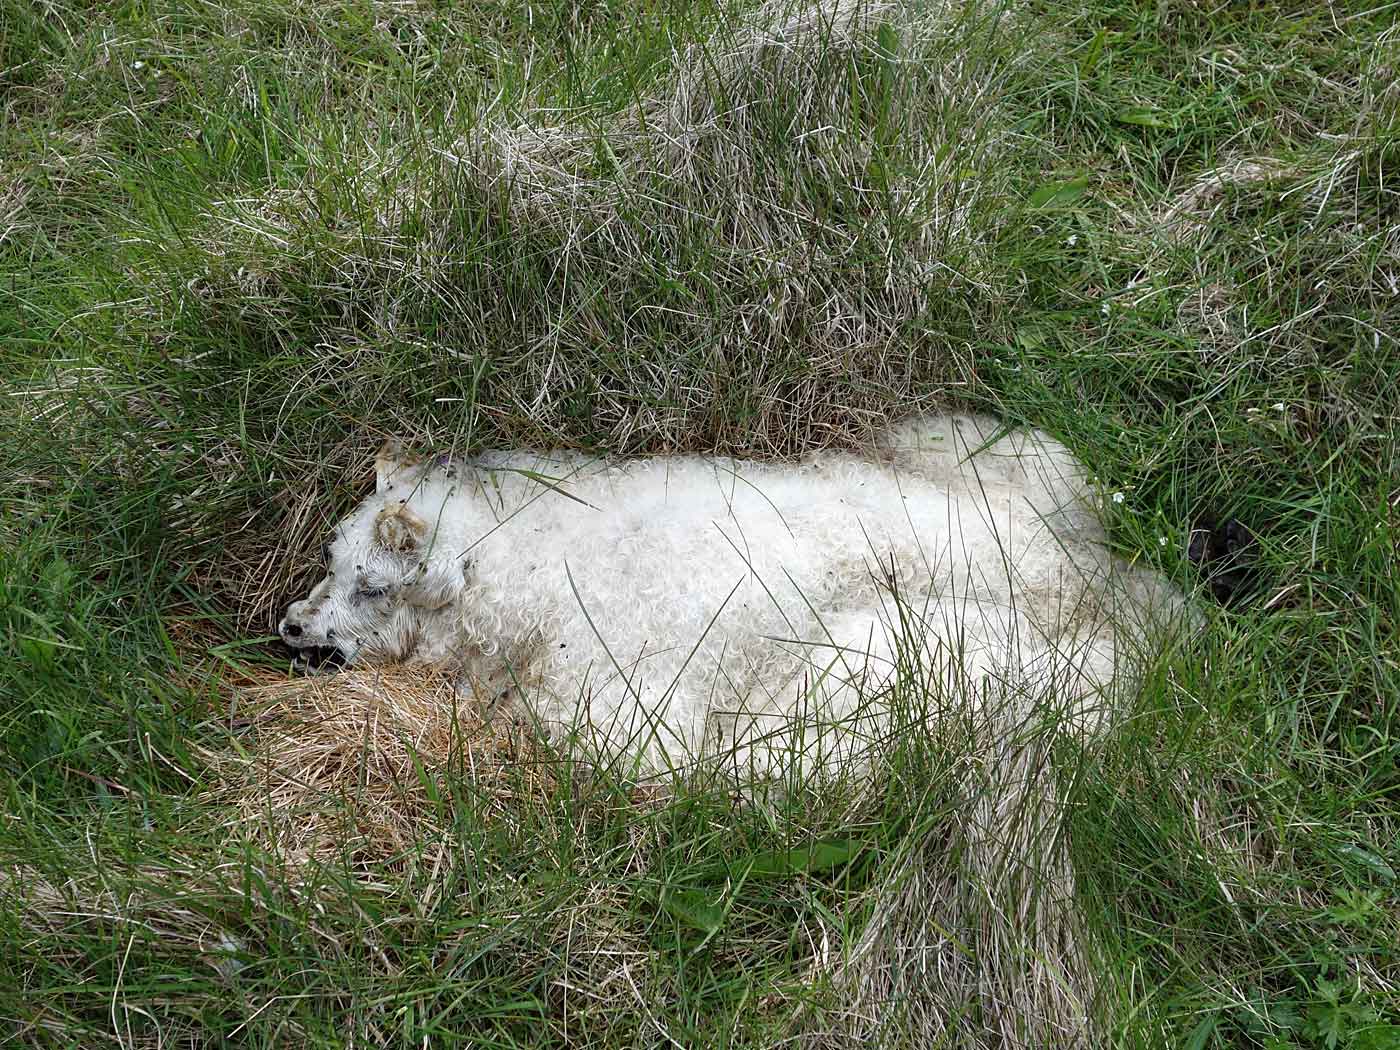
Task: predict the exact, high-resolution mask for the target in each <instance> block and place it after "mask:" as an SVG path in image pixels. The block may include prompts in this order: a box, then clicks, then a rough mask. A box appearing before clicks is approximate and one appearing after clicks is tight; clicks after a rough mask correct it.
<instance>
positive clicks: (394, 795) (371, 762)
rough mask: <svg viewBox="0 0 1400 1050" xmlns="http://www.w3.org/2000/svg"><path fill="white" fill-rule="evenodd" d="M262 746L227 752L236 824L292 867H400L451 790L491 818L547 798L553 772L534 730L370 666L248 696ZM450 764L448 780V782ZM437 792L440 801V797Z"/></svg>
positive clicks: (445, 682) (403, 674)
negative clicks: (459, 790)
mask: <svg viewBox="0 0 1400 1050" xmlns="http://www.w3.org/2000/svg"><path fill="white" fill-rule="evenodd" d="M241 702H242V704H245V705H250V706H251V707H252V709H253V710H254V711H255V712H256V714H255V715H254V716H253V722H252V724H253V744H252V747H251V748H250V749H249V752H250V757H249V758H247V759H234V758H229V757H224V758H222V759H221V761H222V762H223V763H224V764H225V765H226V767H227V769H226V780H225V783H224V785H222V786H221V787H220V788H219V791H220V792H221V793H223V794H225V795H227V796H228V798H227V799H226V801H228V802H230V803H231V806H232V811H233V813H234V814H235V816H234V821H233V823H234V826H235V827H236V828H237V829H238V830H239V832H240V833H241V834H246V835H249V836H251V837H252V838H253V839H255V840H257V841H259V842H261V844H262V845H263V846H264V847H265V848H267V849H269V850H270V851H272V852H273V853H275V854H277V855H279V856H280V857H281V858H282V859H283V860H284V861H285V862H287V863H288V864H289V865H291V866H296V865H300V864H305V863H308V862H311V861H325V860H329V859H331V858H335V857H343V858H347V859H348V860H349V861H350V862H351V863H352V864H354V865H356V866H364V865H368V864H371V863H375V862H381V861H386V860H392V859H393V858H395V857H399V856H401V855H403V854H405V853H407V852H409V851H411V850H412V849H413V848H414V846H415V845H416V844H419V843H421V842H422V841H423V839H424V838H425V835H424V828H425V827H434V832H433V836H429V837H434V836H436V834H437V833H438V832H439V831H440V828H438V827H437V826H436V825H434V824H433V823H432V822H431V821H425V819H424V818H425V816H426V815H427V814H429V813H430V811H431V810H432V809H433V807H434V806H435V805H438V804H439V803H440V802H446V801H448V800H450V792H451V790H452V789H451V787H449V783H456V784H465V785H469V786H470V788H471V790H472V791H474V792H475V793H476V794H477V795H478V796H479V798H480V799H482V800H483V803H482V807H481V812H482V815H483V816H484V817H486V818H487V819H490V818H491V817H496V816H499V817H506V816H508V814H509V812H510V811H511V808H512V807H513V806H516V805H518V804H520V803H521V802H522V801H524V800H527V799H528V798H530V797H536V798H537V797H542V796H547V795H548V794H549V793H550V791H551V790H552V785H553V773H552V767H551V766H550V765H549V764H548V762H547V761H546V760H545V759H546V754H545V752H544V751H543V750H542V749H540V748H537V747H536V746H535V745H534V743H533V741H532V738H531V737H530V734H529V732H528V731H527V728H526V727H525V726H524V725H522V724H521V723H518V722H515V721H512V720H511V719H510V718H509V717H505V716H503V715H501V714H500V713H497V712H493V711H492V710H491V709H490V706H489V705H488V704H483V703H478V702H476V701H475V700H473V699H471V698H464V697H462V696H460V695H459V694H458V693H457V691H456V689H455V688H454V686H453V684H452V682H451V680H450V679H448V678H447V677H445V676H443V675H440V674H436V673H433V672H430V671H418V670H410V669H406V668H398V669H387V670H386V669H370V670H351V671H344V672H341V673H339V674H336V675H331V676H318V677H311V678H298V679H289V680H281V681H276V682H269V683H267V684H264V685H261V686H258V687H255V688H252V689H248V690H246V691H244V692H243V696H242V701H241ZM448 768H450V769H451V770H452V772H453V774H454V777H453V778H452V779H451V780H450V781H449V780H448V779H446V778H443V777H441V776H440V774H441V772H442V771H443V770H445V769H448ZM435 796H436V797H435Z"/></svg>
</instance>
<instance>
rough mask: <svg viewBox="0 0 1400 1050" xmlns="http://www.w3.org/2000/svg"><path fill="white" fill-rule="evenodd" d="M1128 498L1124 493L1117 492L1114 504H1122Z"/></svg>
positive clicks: (1114, 496)
mask: <svg viewBox="0 0 1400 1050" xmlns="http://www.w3.org/2000/svg"><path fill="white" fill-rule="evenodd" d="M1126 498H1127V497H1126V496H1124V495H1123V493H1121V492H1115V493H1114V494H1113V502H1114V503H1122V502H1123V500H1125V499H1126Z"/></svg>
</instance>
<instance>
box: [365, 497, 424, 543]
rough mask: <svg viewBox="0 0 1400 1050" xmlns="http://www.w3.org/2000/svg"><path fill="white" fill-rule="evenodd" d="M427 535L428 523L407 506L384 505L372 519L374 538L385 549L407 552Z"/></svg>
mask: <svg viewBox="0 0 1400 1050" xmlns="http://www.w3.org/2000/svg"><path fill="white" fill-rule="evenodd" d="M427 535H428V523H427V522H426V521H424V520H423V519H422V518H420V517H419V516H418V515H417V514H415V513H413V511H411V510H409V509H408V507H407V506H404V505H402V504H401V505H399V506H397V507H385V508H384V509H383V510H381V511H380V512H379V516H378V517H376V518H375V519H374V540H375V542H376V543H378V544H379V546H381V547H383V548H384V549H385V550H390V551H398V552H399V553H401V554H407V553H409V552H410V551H415V550H417V549H418V548H419V547H420V546H422V544H423V540H424V538H425V537H426V536H427Z"/></svg>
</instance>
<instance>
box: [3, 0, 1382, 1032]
mask: <svg viewBox="0 0 1400 1050" xmlns="http://www.w3.org/2000/svg"><path fill="white" fill-rule="evenodd" d="M1398 10H1400V8H1397V7H1396V6H1395V5H1393V4H1384V3H1369V4H1366V3H1357V4H1343V3H1332V4H1323V3H1310V4H1302V3H1297V4H1295V3H1288V2H1283V0H1256V2H1251V3H1237V4H1236V3H1230V4H1226V3H1221V4H1218V5H1211V4H1208V3H1195V2H1191V0H1151V2H1146V0H1076V2H1074V3H1071V4H1069V5H1057V4H1049V3H1042V2H1040V0H1025V2H1022V3H1017V4H1015V5H1005V6H1002V5H998V4H996V3H983V4H957V3H953V4H949V5H947V6H938V5H927V6H919V5H913V6H901V5H892V6H887V7H880V8H876V7H873V6H869V5H867V6H865V7H859V6H853V5H845V6H840V5H831V4H827V5H826V6H825V7H818V6H809V7H805V8H798V7H794V8H786V9H785V8H780V7H770V8H767V9H758V8H755V7H754V6H753V5H743V4H737V3H736V4H734V5H728V4H727V3H726V0H691V2H673V3H665V4H663V3H654V2H651V0H634V2H623V0H595V2H579V3H575V4H568V3H546V4H533V5H532V4H529V3H518V2H516V0H500V2H498V3H485V2H483V3H478V4H474V5H457V4H447V3H434V2H432V0H325V2H311V0H125V2H107V0H92V2H88V3H84V2H79V0H46V2H43V3H31V2H29V0H0V350H3V354H4V357H3V360H4V373H3V376H4V384H5V388H6V391H5V392H6V395H7V396H6V397H5V399H4V405H3V407H2V408H0V427H3V428H4V433H3V435H0V459H3V468H2V469H0V500H3V505H4V513H3V517H0V567H3V572H0V629H3V632H4V645H5V653H4V658H3V660H0V689H3V693H4V695H5V697H6V700H5V702H4V703H3V705H0V755H3V770H4V773H3V779H0V785H2V786H3V801H0V806H3V820H0V901H2V902H3V906H0V944H3V951H0V1033H3V1034H4V1036H5V1037H7V1038H8V1039H9V1040H11V1041H13V1042H16V1043H18V1044H20V1045H55V1046H83V1047H91V1046H101V1045H107V1044H116V1045H121V1046H145V1045H152V1046H156V1045H159V1046H168V1045H186V1044H191V1045H192V1044H199V1045H205V1044H215V1045H221V1044H231V1043H238V1044H252V1045H269V1046H288V1045H335V1046H340V1045H344V1046H351V1045H353V1046H379V1045H405V1046H407V1045H414V1046H420V1045H450V1044H454V1043H463V1044H468V1045H473V1046H514V1045H529V1046H540V1045H597V1046H661V1045H680V1046H695V1045H706V1046H735V1047H741V1046H742V1047H757V1046H772V1045H778V1044H780V1043H782V1042H783V1041H785V1040H787V1041H792V1042H797V1043H803V1042H805V1043H806V1044H807V1045H813V1046H828V1045H829V1046H836V1045H845V1044H847V1043H852V1042H857V1041H859V1042H863V1043H866V1044H871V1045H888V1046H900V1045H905V1046H929V1045H940V1044H939V1042H938V1041H939V1040H941V1045H948V1046H988V1047H992V1046H1009V1045H1018V1044H1021V1045H1039V1046H1057V1045H1066V1046H1068V1045H1073V1044H1074V1043H1075V1041H1076V1040H1078V1041H1079V1042H1081V1043H1082V1044H1084V1045H1115V1046H1124V1047H1155V1046H1185V1047H1190V1048H1193V1050H1205V1048H1208V1047H1225V1046H1231V1047H1233V1046H1241V1047H1269V1048H1273V1050H1282V1048H1287V1047H1298V1048H1302V1047H1309V1048H1311V1047H1318V1048H1326V1050H1335V1048H1348V1050H1363V1048H1366V1050H1372V1048H1384V1047H1397V1046H1400V989H1398V988H1397V982H1400V907H1397V892H1400V886H1398V885H1397V881H1396V869H1397V868H1400V630H1397V623H1400V571H1397V557H1396V554H1397V548H1400V345H1398V344H1397V339H1400V182H1398V181H1397V175H1396V169H1397V166H1400V88H1397V87H1396V84H1397V82H1400V29H1397V28H1395V20H1396V13H1397V11H1398ZM949 403H953V404H961V405H971V406H975V407H978V408H982V409H986V410H991V411H994V412H997V413H999V414H1000V415H1002V416H1004V417H1005V418H1007V419H1009V420H1011V421H1014V422H1018V423H1031V424H1035V425H1038V426H1041V427H1044V428H1046V429H1047V430H1049V431H1051V432H1053V433H1054V434H1056V435H1057V436H1059V437H1060V438H1062V439H1063V440H1064V441H1065V442H1066V443H1068V444H1069V445H1070V446H1071V447H1072V448H1073V449H1074V450H1075V451H1076V452H1077V453H1079V454H1080V455H1081V456H1082V457H1083V458H1084V459H1085V461H1086V462H1088V463H1089V464H1091V465H1092V468H1093V469H1094V471H1095V472H1096V474H1097V477H1098V479H1099V480H1100V482H1101V483H1102V484H1103V486H1104V487H1105V491H1107V492H1114V493H1121V494H1122V499H1121V501H1119V500H1117V499H1116V498H1115V499H1114V500H1110V501H1107V502H1106V507H1107V513H1108V514H1109V515H1110V524H1111V527H1112V532H1113V536H1114V539H1115V542H1116V543H1117V544H1119V545H1120V547H1121V549H1122V551H1123V553H1125V554H1126V555H1128V556H1131V557H1135V558H1141V559H1145V560H1147V561H1149V562H1151V563H1153V564H1156V565H1158V566H1160V567H1162V568H1163V569H1164V570H1165V571H1166V572H1168V573H1169V574H1171V575H1173V576H1174V577H1176V578H1178V579H1179V580H1181V581H1182V582H1183V583H1184V584H1186V583H1189V582H1190V581H1191V579H1192V573H1191V568H1190V566H1189V565H1188V562H1187V557H1186V537H1187V533H1188V530H1189V529H1190V527H1191V525H1192V524H1193V523H1194V522H1197V521H1201V520H1215V521H1218V520H1223V519H1226V518H1230V517H1234V518H1238V519H1240V520H1241V521H1243V522H1244V523H1246V524H1247V525H1248V526H1249V528H1250V529H1251V530H1252V531H1253V532H1254V533H1255V534H1256V535H1257V536H1258V538H1259V558H1260V569H1261V571H1260V585H1259V589H1258V593H1257V595H1256V596H1255V597H1254V599H1253V600H1252V601H1250V602H1247V603H1244V604H1242V605H1240V606H1239V607H1237V608H1234V609H1231V610H1230V611H1222V610H1216V611H1214V612H1212V613H1211V614H1210V616H1209V622H1208V624H1207V625H1206V627H1205V628H1204V630H1203V631H1202V633H1201V634H1200V636H1199V637H1198V638H1197V639H1195V640H1194V641H1193V643H1192V644H1191V645H1190V646H1189V648H1188V649H1187V651H1185V652H1183V653H1180V654H1178V655H1177V656H1176V657H1174V658H1173V659H1172V660H1170V661H1168V662H1165V663H1163V664H1161V665H1160V666H1158V667H1156V668H1155V670H1154V671H1153V672H1152V673H1151V674H1150V675H1149V676H1148V679H1147V681H1146V683H1145V684H1144V686H1143V688H1142V690H1141V693H1140V695H1138V696H1136V697H1135V699H1134V701H1133V704H1132V706H1131V710H1130V711H1129V712H1127V716H1126V717H1125V718H1123V719H1122V720H1121V721H1120V723H1119V724H1118V726H1117V727H1116V728H1115V730H1114V731H1113V732H1112V733H1111V734H1110V735H1109V736H1108V737H1107V738H1106V739H1104V740H1102V741H1098V742H1095V743H1093V744H1091V745H1073V744H1071V743H1069V742H1066V741H1064V740H1059V741H1058V742H1057V741H1056V740H1055V739H1054V738H1053V736H1052V735H1051V734H1050V733H1049V731H1048V730H1047V729H1046V728H1045V725H1044V724H1042V723H1043V720H1042V723H1038V724H1037V725H1036V726H1029V727H1023V729H1022V730H1021V731H1018V732H1017V733H1015V734H1010V735H1008V736H1006V737H1005V738H1001V739H998V738H997V736H996V735H995V734H989V733H988V732H986V731H985V727H982V729H981V730H979V729H978V727H976V726H971V725H961V724H952V725H944V726H942V727H931V728H924V729H920V730H918V731H911V732H910V733H908V734H905V737H904V739H903V740H902V741H901V742H900V744H899V746H898V747H896V748H894V749H893V752H892V753H891V755H890V756H889V759H888V763H887V766H886V771H885V772H884V773H883V774H882V775H881V776H879V777H875V778H872V779H870V780H867V781H866V782H863V783H859V784H850V783H844V784H843V783H840V782H837V783H832V784H826V785H819V786H814V787H812V788H810V789H808V790H800V791H793V792H791V793H788V794H786V795H783V796H781V797H775V798H774V799H770V800H763V801H762V802H761V803H759V804H754V805H736V804H735V802H734V800H733V799H732V798H731V797H730V796H729V795H728V794H727V793H726V792H725V791H724V790H723V789H722V788H721V787H720V786H719V785H716V784H707V783H706V782H705V781H704V780H703V778H695V779H693V780H692V781H691V782H689V783H687V784H684V785H682V786H681V787H680V789H679V790H678V791H677V792H676V793H675V794H674V795H667V796H664V797H647V796H645V793H641V794H639V793H638V792H636V791H634V790H630V789H629V788H628V787H627V786H626V785H625V784H623V783H621V782H620V781H619V780H617V779H616V778H609V777H606V776H604V777H602V778H590V777H587V776H584V775H583V773H582V772H581V771H580V770H576V769H574V768H572V767H571V766H570V765H569V764H568V763H567V762H566V761H563V760H560V759H558V758H555V757H551V756H548V755H544V754H541V753H539V752H538V751H537V750H536V749H533V748H531V747H530V746H527V745H526V744H525V743H523V742H521V741H518V740H516V741H509V740H507V741H502V740H500V739H497V738H495V737H493V736H491V734H489V733H486V732H484V730H482V728H481V727H475V728H474V729H473V728H472V727H470V726H465V725H463V724H458V723H457V722H455V721H453V720H451V719H448V721H447V722H446V723H444V722H443V721H442V718H443V715H442V714H441V711H440V710H438V709H435V708H432V707H431V705H428V706H426V707H425V706H424V705H423V704H421V703H419V704H416V706H415V702H412V701H413V698H414V697H418V696H420V695H421V694H420V693H419V692H415V690H422V689H429V688H430V684H429V685H424V684H423V683H421V682H419V683H414V682H400V683H399V685H398V686H397V687H396V689H397V691H396V692H395V695H396V696H397V697H399V699H398V700H397V701H396V704H397V706H396V707H394V708H393V711H392V712H391V714H392V717H390V714H386V715H385V717H384V719H383V720H382V721H373V720H372V721H366V719H365V716H364V713H363V705H362V704H361V705H359V706H357V705H356V704H354V703H353V702H349V701H347V700H346V697H349V698H350V700H353V699H354V696H355V694H354V691H353V689H350V687H349V686H347V687H346V689H347V690H348V691H346V692H343V693H341V694H335V693H332V694H326V695H320V694H316V695H312V694H307V693H305V692H304V691H297V690H295V689H293V690H288V689H286V688H285V687H281V686H279V684H278V683H279V682H280V681H281V678H282V670H281V669H280V667H279V666H278V664H277V658H276V656H275V655H273V654H271V653H270V652H269V651H267V650H266V648H265V647H264V646H263V645H262V644H261V643H262V641H263V640H265V636H266V635H267V633H268V631H269V628H270V626H271V624H272V623H273V622H274V617H275V615H276V613H277V611H278V609H279V608H280V607H281V606H282V605H283V604H284V603H285V602H286V601H287V600H289V599H290V598H291V597H293V596H295V594H296V591H297V588H298V587H300V586H302V585H304V584H305V583H306V582H307V580H308V578H309V576H310V574H311V573H312V572H313V571H314V562H315V558H314V550H315V548H316V546H317V545H318V544H319V542H320V538H321V537H320V532H321V530H322V528H323V527H324V525H325V523H326V522H327V521H328V520H330V519H331V518H332V517H333V516H334V515H335V514H336V513H338V512H339V511H340V510H342V509H344V508H345V507H347V506H348V505H350V504H352V503H353V502H354V501H355V500H356V498H357V497H358V495H359V494H360V493H362V492H363V490H364V486H365V485H366V483H367V482H368V475H367V473H366V470H367V465H368V453H369V451H370V450H371V449H372V448H373V447H374V446H376V445H377V444H378V443H379V441H380V440H381V439H382V438H383V437H384V436H385V435H386V434H389V433H400V434H406V435H408V436H410V437H412V438H414V439H416V440H418V441H420V442H421V443H423V444H424V445H432V446H434V447H439V448H443V447H449V446H453V447H458V448H482V447H490V446H496V445H519V444H564V445H571V446H580V447H587V448H598V449H607V450H612V451H638V450H660V449H688V450H695V449H699V450H713V449H723V450H727V451H745V452H752V453H757V454H782V453H788V452H792V451H794V450H798V449H802V448H809V447H814V446H817V445H825V444H842V443H851V442H856V441H859V440H860V439H861V437H862V436H863V435H864V434H865V433H867V432H868V430H869V428H870V427H871V426H872V425H874V424H876V423H878V422H879V421H880V420H882V419H885V418H888V417H892V416H897V415H900V414H903V413H906V412H908V411H912V410H915V409H918V408H921V407H926V406H930V405H935V404H949ZM911 677H912V676H911ZM364 688H369V686H365V687H364ZM904 688H906V689H907V690H908V691H909V692H910V694H911V696H910V698H909V701H910V707H909V709H910V710H913V711H916V712H917V711H918V710H920V705H921V704H923V703H927V701H928V697H927V696H925V695H923V694H921V693H920V689H919V684H918V682H917V681H912V680H911V681H906V682H905V684H904ZM337 697H339V699H337ZM434 710H437V712H438V713H436V714H433V713H430V712H432V711H434ZM357 712H358V713H357ZM279 718H280V720H279ZM288 719H292V721H290V722H289V721H288ZM953 722H954V723H957V720H953ZM405 739H409V740H414V741H416V744H415V745H414V746H412V747H408V746H405V744H404V740H405ZM279 748H281V752H279V750H278V749H279ZM282 752H297V754H298V756H299V757H298V762H300V763H301V764H300V765H297V766H296V767H295V768H292V769H288V768H286V767H285V765H281V766H279V765H278V763H277V755H278V754H279V753H282ZM1007 768H1010V769H1015V770H1018V771H1020V772H1021V774H1024V776H1023V778H1022V780H1018V781H1017V784H1018V785H1019V786H1018V787H1016V788H1015V789H1014V790H1013V789H1012V788H1009V787H1008V786H1007V784H1005V783H999V782H997V781H996V778H995V777H994V776H993V775H992V772H995V771H996V770H1000V769H1007ZM979 771H980V772H979ZM988 771H992V772H988ZM260 785H261V788H262V791H261V793H259V786H260ZM1008 791H1009V792H1011V793H1010V794H1008ZM1046 800H1052V801H1053V802H1054V805H1048V804H1043V803H1045V802H1046ZM1007 806H1009V807H1010V808H1011V809H1014V810H1017V811H1018V812H1024V813H1026V814H1027V819H1026V823H1025V824H1024V825H1023V826H1022V827H1021V828H1020V830H1018V831H1016V832H1015V833H1014V834H1012V835H1011V841H1012V842H1013V844H1014V848H1013V849H1010V850H1008V849H1007V848H1005V847H1006V843H1004V842H1000V841H999V840H997V839H996V838H995V836H993V835H992V833H991V832H990V831H989V830H988V827H989V825H988V824H987V823H986V822H985V821H983V820H982V819H981V817H979V814H981V815H982V816H985V814H986V813H987V812H989V811H1000V809H1005V808H1007ZM999 808H1000V809H999ZM1016 836H1021V837H1019V838H1018V837H1016ZM1008 852H1010V853H1014V854H1016V856H1015V857H1012V858H1008V856H1007V855H1008ZM1018 861H1025V862H1026V863H1025V864H1023V865H1021V866H1017V863H1016V862H1018ZM1066 901H1068V902H1069V904H1070V905H1072V907H1067V906H1066ZM1047 945H1054V946H1058V947H1057V949H1056V952H1057V953H1055V952H1047V951H1046V950H1045V949H1046V946H1047ZM1081 1002H1082V1004H1083V1009H1082V1011H1080V1010H1079V1007H1077V1006H1076V1005H1075V1003H1081ZM1081 1013H1082V1014H1083V1016H1080V1014H1081ZM1055 1024H1060V1025H1062V1027H1060V1028H1058V1029H1057V1028H1055V1027H1054V1025H1055Z"/></svg>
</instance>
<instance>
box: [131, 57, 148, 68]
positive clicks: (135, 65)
mask: <svg viewBox="0 0 1400 1050" xmlns="http://www.w3.org/2000/svg"><path fill="white" fill-rule="evenodd" d="M131 68H132V69H145V68H146V63H144V62H142V61H141V60H140V59H139V58H138V59H137V60H136V61H135V62H133V63H131Z"/></svg>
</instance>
